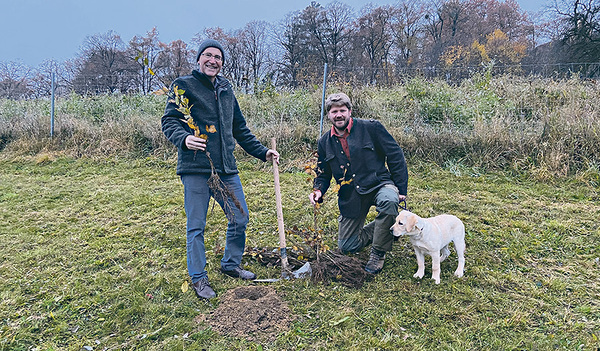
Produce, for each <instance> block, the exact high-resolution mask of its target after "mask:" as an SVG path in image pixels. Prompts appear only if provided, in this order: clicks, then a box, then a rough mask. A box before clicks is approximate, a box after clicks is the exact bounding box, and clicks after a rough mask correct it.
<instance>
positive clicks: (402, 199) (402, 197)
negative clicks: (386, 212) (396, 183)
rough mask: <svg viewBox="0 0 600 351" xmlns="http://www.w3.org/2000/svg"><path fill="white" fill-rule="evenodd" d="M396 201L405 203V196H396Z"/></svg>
mask: <svg viewBox="0 0 600 351" xmlns="http://www.w3.org/2000/svg"><path fill="white" fill-rule="evenodd" d="M398 200H400V201H401V202H402V201H405V200H406V195H398Z"/></svg>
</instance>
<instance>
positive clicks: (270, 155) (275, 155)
mask: <svg viewBox="0 0 600 351" xmlns="http://www.w3.org/2000/svg"><path fill="white" fill-rule="evenodd" d="M266 158H267V161H269V162H273V160H275V162H277V164H279V152H277V151H275V150H271V149H269V151H267V155H266Z"/></svg>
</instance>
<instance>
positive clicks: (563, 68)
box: [0, 62, 600, 99]
mask: <svg viewBox="0 0 600 351" xmlns="http://www.w3.org/2000/svg"><path fill="white" fill-rule="evenodd" d="M483 73H485V74H490V75H491V76H498V75H504V74H510V75H513V76H520V77H531V78H550V79H572V78H580V79H589V80H596V79H598V78H599V77H600V62H592V63H552V64H544V63H528V64H518V65H493V64H488V65H479V66H458V67H441V66H423V67H398V66H394V65H387V66H383V67H364V66H363V67H361V66H352V67H349V66H337V67H330V68H329V69H328V71H327V80H328V81H329V82H331V83H333V84H339V83H343V84H351V85H353V86H388V87H389V86H394V85H398V84H404V83H406V82H407V81H410V80H411V79H414V78H420V79H425V80H444V81H446V82H447V83H448V84H460V83H461V82H462V81H464V80H465V79H470V78H472V77H473V76H474V75H476V74H483ZM226 77H227V78H229V79H230V81H232V82H236V81H244V82H245V84H244V86H240V87H236V88H238V89H240V90H243V91H245V92H249V93H252V92H254V91H257V88H260V89H261V90H262V89H263V88H264V87H265V86H271V87H273V88H275V89H279V88H283V89H289V88H297V87H312V86H319V85H320V84H322V77H323V71H322V70H321V71H319V70H315V69H313V70H311V71H298V72H291V71H289V70H288V71H286V70H283V69H282V70H278V71H277V72H263V74H262V76H261V78H259V79H256V80H254V81H253V82H252V83H250V84H249V83H248V80H247V79H237V78H239V77H228V76H227V75H226ZM169 80H170V79H168V78H166V77H159V76H156V77H151V78H148V77H145V78H144V77H142V76H140V75H139V74H132V73H130V72H127V73H119V74H98V75H83V74H79V75H77V76H75V77H74V78H71V79H69V78H68V77H62V78H61V77H59V78H58V81H57V82H56V86H55V90H54V92H55V95H56V96H65V95H68V94H71V93H76V94H80V95H99V94H113V93H127V94H148V93H151V92H152V91H156V90H158V89H161V88H162V87H163V86H165V85H168V84H169V82H168V81H169ZM2 83H3V82H2V81H0V98H9V99H29V98H40V97H49V96H50V93H51V91H52V90H51V82H50V80H48V81H44V82H31V84H30V85H29V86H27V85H24V86H21V87H20V90H15V89H14V88H11V87H7V88H6V89H5V87H4V86H3V84H2ZM36 84H37V85H36Z"/></svg>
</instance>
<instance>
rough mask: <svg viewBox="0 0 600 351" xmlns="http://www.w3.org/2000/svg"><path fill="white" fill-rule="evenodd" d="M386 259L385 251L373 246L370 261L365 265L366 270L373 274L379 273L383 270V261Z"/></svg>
mask: <svg viewBox="0 0 600 351" xmlns="http://www.w3.org/2000/svg"><path fill="white" fill-rule="evenodd" d="M384 260H385V252H381V251H379V250H375V249H374V248H371V254H370V255H369V261H368V262H367V265H366V266H365V271H367V272H369V273H371V274H377V273H379V272H381V269H382V268H383V261H384Z"/></svg>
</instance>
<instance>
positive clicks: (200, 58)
mask: <svg viewBox="0 0 600 351" xmlns="http://www.w3.org/2000/svg"><path fill="white" fill-rule="evenodd" d="M196 61H197V62H198V66H199V67H198V70H194V71H192V74H191V75H188V76H184V77H179V78H177V79H176V80H175V81H174V82H173V84H172V86H171V90H170V91H171V92H174V90H173V89H174V88H176V89H178V90H179V91H182V90H183V95H184V96H185V97H186V98H187V99H188V104H187V105H188V106H189V107H190V115H188V116H186V115H184V114H183V113H182V112H181V107H182V106H179V105H178V103H177V101H176V99H173V98H172V97H170V98H169V99H168V102H167V106H166V108H165V113H164V115H163V117H162V120H161V123H162V131H163V133H164V134H165V136H166V137H167V139H169V141H170V142H172V143H173V144H174V145H175V146H176V147H177V149H178V157H177V174H178V175H179V176H180V178H181V181H182V183H183V187H184V207H185V213H186V216H187V241H186V247H187V267H188V273H189V275H190V278H191V281H192V285H193V287H194V290H195V292H196V294H197V295H198V297H201V298H205V299H209V298H213V297H215V296H216V294H215V292H214V291H213V289H212V288H211V286H210V285H209V282H208V274H207V272H206V269H205V267H206V253H205V246H204V227H205V225H206V215H207V212H208V206H209V201H210V198H211V197H213V198H214V199H215V201H217V202H218V203H219V205H220V206H221V208H222V209H223V212H225V215H226V216H227V219H228V221H229V223H228V225H227V233H226V242H225V252H224V254H223V259H222V260H221V272H223V273H224V274H226V275H229V276H231V277H234V278H240V279H245V280H252V279H255V278H256V275H255V274H254V273H252V272H250V271H247V270H244V269H242V267H241V266H240V264H241V261H242V254H243V253H244V249H245V245H246V225H247V224H248V221H249V217H248V207H247V205H246V200H245V197H244V192H243V189H242V183H241V182H240V177H239V175H238V169H237V165H236V160H235V157H234V155H233V150H234V148H235V143H236V142H237V143H238V144H239V145H240V146H241V147H242V148H243V149H244V150H245V151H246V152H247V153H249V154H250V155H252V156H254V157H256V158H258V159H261V160H262V161H267V160H269V161H273V160H275V161H276V162H279V154H278V153H277V151H275V150H270V149H268V148H267V147H265V146H264V145H262V144H261V143H260V141H258V139H257V138H256V137H255V136H254V134H252V132H251V131H250V129H248V126H247V125H246V120H245V119H244V115H243V114H242V111H240V107H239V105H238V101H237V99H236V97H235V95H234V93H233V88H232V86H231V84H230V83H229V81H228V80H227V79H225V78H224V77H223V76H220V75H218V74H219V72H220V71H221V68H222V67H223V63H224V61H225V51H224V50H223V47H222V46H221V44H220V43H219V42H217V41H215V40H212V39H208V40H205V41H203V42H202V43H201V44H200V47H199V49H198V55H197V56H196ZM186 118H191V119H193V122H194V123H191V124H192V125H194V124H195V126H197V127H198V128H199V131H194V130H193V129H192V127H191V126H190V123H188V120H187V119H186ZM211 161H212V165H211ZM213 167H214V170H215V171H216V172H217V174H218V175H219V178H220V179H221V180H222V181H223V183H224V184H225V187H226V190H227V191H226V192H222V191H221V192H219V191H215V189H214V187H211V186H209V184H208V180H209V178H210V176H211V171H212V170H213Z"/></svg>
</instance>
